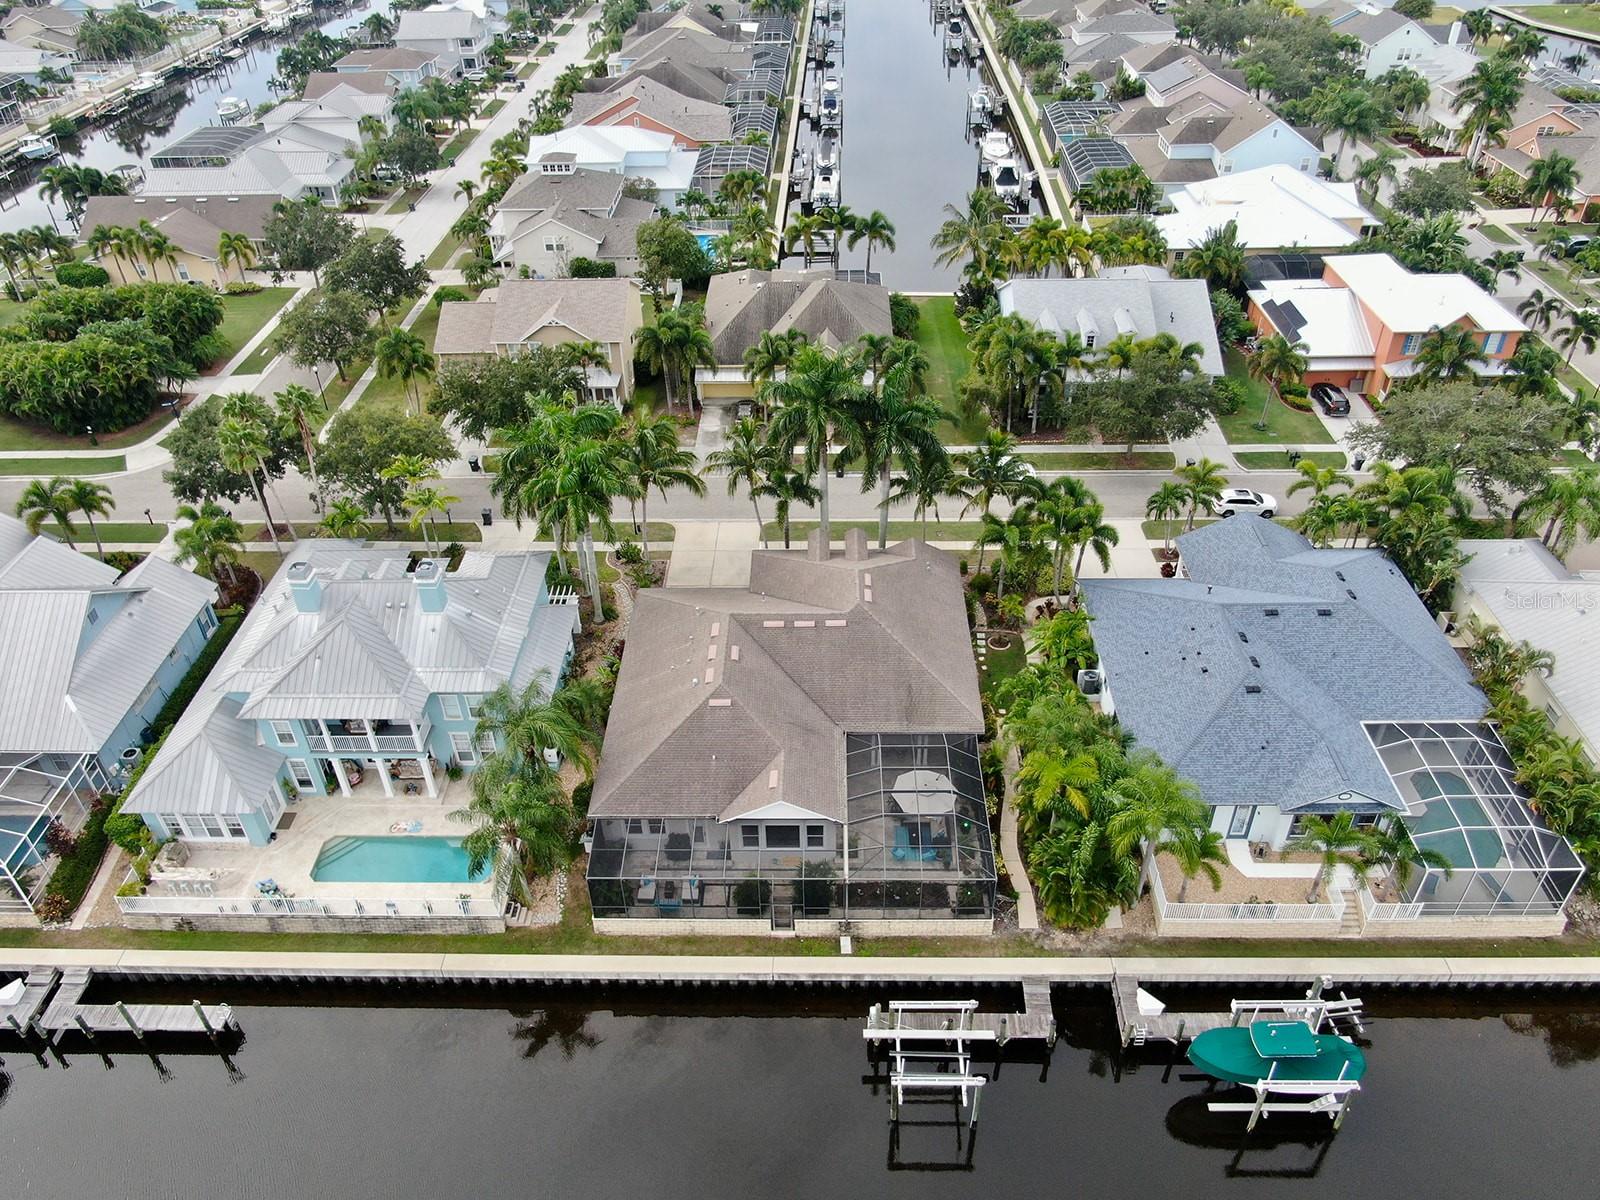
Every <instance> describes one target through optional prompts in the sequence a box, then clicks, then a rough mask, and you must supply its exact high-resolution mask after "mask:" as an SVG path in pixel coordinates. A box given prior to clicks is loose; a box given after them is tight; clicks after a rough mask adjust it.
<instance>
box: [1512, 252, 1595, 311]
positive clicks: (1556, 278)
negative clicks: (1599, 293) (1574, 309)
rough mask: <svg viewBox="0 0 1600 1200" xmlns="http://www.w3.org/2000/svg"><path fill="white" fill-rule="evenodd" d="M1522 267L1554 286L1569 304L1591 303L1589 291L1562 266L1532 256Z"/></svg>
mask: <svg viewBox="0 0 1600 1200" xmlns="http://www.w3.org/2000/svg"><path fill="white" fill-rule="evenodd" d="M1522 267H1523V269H1524V270H1527V271H1532V272H1533V273H1534V274H1535V275H1537V276H1538V277H1539V278H1540V280H1541V281H1543V282H1544V283H1547V284H1549V285H1550V286H1551V287H1552V288H1554V289H1555V291H1556V293H1557V294H1558V295H1560V297H1561V298H1562V299H1563V300H1565V301H1566V302H1567V303H1568V304H1577V305H1586V304H1588V303H1590V301H1591V297H1590V295H1589V293H1588V292H1587V291H1585V290H1584V288H1583V287H1581V286H1580V285H1579V284H1577V283H1575V282H1573V279H1572V276H1570V275H1568V274H1567V273H1566V272H1565V271H1563V270H1561V268H1559V267H1556V266H1552V265H1551V264H1550V263H1548V262H1544V261H1542V260H1537V259H1532V258H1530V259H1526V260H1525V261H1524V262H1523V264H1522Z"/></svg>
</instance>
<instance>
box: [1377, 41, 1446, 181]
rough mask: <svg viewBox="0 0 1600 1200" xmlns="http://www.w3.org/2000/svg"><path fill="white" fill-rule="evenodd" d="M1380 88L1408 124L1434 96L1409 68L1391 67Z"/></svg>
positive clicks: (1423, 79)
mask: <svg viewBox="0 0 1600 1200" xmlns="http://www.w3.org/2000/svg"><path fill="white" fill-rule="evenodd" d="M1378 86H1379V87H1381V88H1382V89H1383V94H1384V95H1386V96H1387V97H1388V98H1389V103H1390V104H1392V105H1393V106H1394V111H1395V114H1396V115H1397V116H1398V117H1399V118H1400V119H1401V120H1402V121H1404V122H1406V123H1408V124H1409V123H1410V121H1411V119H1412V117H1413V115H1414V114H1416V113H1420V112H1422V111H1423V110H1425V109H1426V108H1427V107H1428V99H1429V97H1431V96H1432V95H1433V89H1432V88H1431V87H1430V86H1429V85H1428V81H1427V79H1426V78H1424V77H1423V76H1422V75H1420V74H1418V73H1417V72H1416V71H1413V70H1411V68H1409V67H1391V68H1390V69H1389V70H1387V71H1385V72H1384V73H1383V75H1382V76H1380V77H1379V79H1378ZM1384 149H1385V150H1387V149H1388V147H1387V146H1385V147H1384ZM1374 196H1376V191H1374Z"/></svg>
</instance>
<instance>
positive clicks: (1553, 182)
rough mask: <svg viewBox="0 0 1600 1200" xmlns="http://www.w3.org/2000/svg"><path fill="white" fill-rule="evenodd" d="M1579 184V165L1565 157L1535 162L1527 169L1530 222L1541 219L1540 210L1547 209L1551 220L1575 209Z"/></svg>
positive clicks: (1554, 157) (1537, 159)
mask: <svg viewBox="0 0 1600 1200" xmlns="http://www.w3.org/2000/svg"><path fill="white" fill-rule="evenodd" d="M1578 182H1579V180H1578V164H1577V163H1576V162H1575V161H1573V160H1572V159H1571V158H1569V157H1567V156H1566V155H1565V154H1552V155H1551V156H1550V157H1549V158H1536V159H1534V160H1533V162H1532V163H1530V164H1529V166H1528V184H1527V195H1528V199H1529V200H1531V201H1532V202H1533V213H1532V216H1531V218H1530V220H1533V221H1537V220H1538V219H1539V210H1540V209H1541V208H1548V209H1549V210H1550V215H1551V217H1552V218H1559V217H1560V216H1561V214H1562V213H1564V212H1565V211H1566V210H1567V209H1569V208H1571V207H1572V194H1573V192H1575V191H1577V189H1578ZM1529 228H1532V226H1531V225H1530V226H1529Z"/></svg>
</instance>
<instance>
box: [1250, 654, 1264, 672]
mask: <svg viewBox="0 0 1600 1200" xmlns="http://www.w3.org/2000/svg"><path fill="white" fill-rule="evenodd" d="M1250 665H1251V666H1252V667H1254V668H1255V669H1256V670H1258V671H1259V670H1260V669H1261V660H1260V659H1259V658H1257V657H1256V656H1255V655H1254V654H1252V655H1251V656H1250Z"/></svg>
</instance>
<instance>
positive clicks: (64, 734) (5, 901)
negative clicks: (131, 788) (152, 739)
mask: <svg viewBox="0 0 1600 1200" xmlns="http://www.w3.org/2000/svg"><path fill="white" fill-rule="evenodd" d="M215 598H216V588H215V587H214V586H213V585H212V584H211V583H210V582H209V581H207V580H204V579H201V578H200V577H199V576H197V575H194V574H191V573H190V572H188V571H185V570H183V569H182V568H181V567H177V566H174V565H173V564H172V563H170V562H167V561H166V560H164V559H161V558H158V557H156V556H155V555H151V556H150V557H148V558H146V559H145V560H144V561H143V562H142V563H140V564H139V565H138V566H136V567H134V568H133V569H132V570H130V571H128V572H127V573H126V574H123V573H121V572H119V571H118V570H117V569H116V568H115V567H110V566H107V565H106V564H105V563H103V562H100V561H99V560H98V559H94V558H91V557H89V556H88V555H86V554H79V553H78V552H77V551H75V550H71V549H68V548H67V547H66V546H64V545H62V544H61V543H60V542H57V541H56V540H55V539H54V538H51V537H45V536H36V535H34V534H31V533H29V532H28V529H27V526H25V525H24V524H23V523H22V522H21V521H18V520H16V519H15V518H13V517H9V516H0V680H3V681H4V686H3V687H0V914H5V913H21V914H26V913H28V912H31V911H32V908H33V905H34V902H35V901H37V899H38V898H39V896H40V895H41V894H42V893H43V890H44V884H45V882H46V879H47V875H48V872H47V870H42V869H40V868H41V867H42V866H45V865H46V860H47V858H48V852H47V851H46V849H45V846H44V835H45V831H46V830H47V829H48V828H49V826H50V823H51V821H53V820H58V819H59V820H60V821H61V822H62V823H63V824H65V825H66V826H67V827H69V828H76V827H77V826H79V825H81V824H82V822H83V820H84V818H85V816H86V815H87V814H88V811H89V802H90V801H91V800H92V799H93V798H94V797H95V796H97V795H99V794H101V793H103V792H107V791H111V790H113V789H114V787H115V782H116V780H117V778H118V777H119V775H120V773H121V772H122V771H124V770H126V769H127V768H128V767H129V766H130V765H131V764H132V763H133V762H135V761H137V760H138V758H139V756H140V754H141V753H142V752H143V749H144V745H145V741H146V738H147V737H148V729H149V725H150V722H151V720H152V719H153V718H154V717H155V715H156V714H157V713H158V712H159V711H160V710H161V706H162V705H163V704H165V703H166V701H167V697H168V696H169V695H171V694H172V692H173V690H174V689H175V688H176V687H177V685H178V683H179V682H180V681H181V680H182V679H183V676H184V673H185V672H186V671H187V670H188V669H189V667H190V665H191V664H192V663H193V662H194V661H195V659H196V658H197V657H199V654H200V651H201V649H202V648H203V647H204V646H205V644H206V640H207V639H208V638H209V637H210V636H211V634H212V632H213V631H214V630H215V629H216V627H217V618H216V614H215V613H214V612H213V611H212V608H211V603H212V601H213V600H214V599H215Z"/></svg>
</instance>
